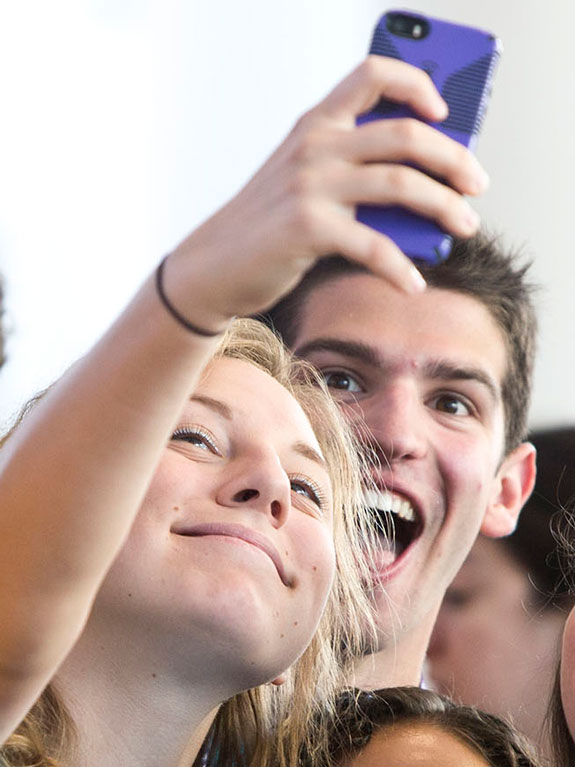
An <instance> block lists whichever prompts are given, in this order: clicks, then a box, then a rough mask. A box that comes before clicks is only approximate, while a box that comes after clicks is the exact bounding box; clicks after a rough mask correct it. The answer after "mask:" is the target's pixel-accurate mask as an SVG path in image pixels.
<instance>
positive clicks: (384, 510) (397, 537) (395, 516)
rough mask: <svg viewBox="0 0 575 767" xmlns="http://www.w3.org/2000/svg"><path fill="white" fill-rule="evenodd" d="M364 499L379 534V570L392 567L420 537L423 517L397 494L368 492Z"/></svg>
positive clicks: (377, 491) (405, 499) (406, 500)
mask: <svg viewBox="0 0 575 767" xmlns="http://www.w3.org/2000/svg"><path fill="white" fill-rule="evenodd" d="M364 498H365V505H366V507H367V508H368V510H369V512H370V513H371V514H372V516H373V518H374V522H375V527H376V530H377V532H378V539H379V549H380V550H379V551H377V552H376V555H375V559H376V561H377V563H378V569H382V568H386V567H389V566H390V565H392V564H393V563H394V562H396V561H397V560H398V559H399V557H400V556H401V555H402V554H403V553H404V552H405V551H406V550H407V549H408V548H409V546H411V544H412V543H413V542H414V541H415V540H417V538H419V536H420V535H421V532H422V530H423V522H422V519H421V516H420V514H419V512H418V511H417V509H416V508H414V506H413V504H412V503H411V501H409V500H408V499H407V498H405V497H403V496H401V495H398V494H397V493H390V492H389V491H380V490H375V489H372V490H366V491H365V493H364Z"/></svg>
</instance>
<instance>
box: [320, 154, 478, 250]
mask: <svg viewBox="0 0 575 767" xmlns="http://www.w3.org/2000/svg"><path fill="white" fill-rule="evenodd" d="M340 182H341V187H340V188H339V189H335V190H334V191H335V194H336V195H338V196H339V197H340V199H343V200H344V201H345V202H347V203H348V204H350V205H357V204H360V203H363V204H367V205H384V206H385V205H388V206H389V205H399V206H401V207H403V208H408V209H409V210H411V211H412V212H413V213H417V214H419V215H420V216H424V217H425V218H431V219H434V220H435V221H436V222H437V223H438V224H439V225H440V226H441V227H442V228H443V229H446V230H447V231H448V232H450V233H451V234H454V235H456V236H459V237H471V236H472V235H473V234H475V232H476V231H477V229H478V228H479V216H478V215H477V213H476V212H475V211H474V210H473V208H472V207H471V206H470V205H469V203H468V202H467V201H466V200H465V199H464V198H463V197H462V196H461V195H460V194H459V193H458V192H454V191H453V189H451V188H450V187H448V186H445V184H441V183H440V182H439V181H435V180H434V179H432V178H430V177H429V176H427V175H426V174H425V173H422V172H421V171H418V170H416V169H415V168H409V167H407V166H405V165H392V164H372V165H364V166H360V167H356V168H354V169H353V171H352V172H351V173H350V172H348V173H346V174H343V173H342V174H341V175H340ZM335 183H336V184H337V181H336V182H335Z"/></svg>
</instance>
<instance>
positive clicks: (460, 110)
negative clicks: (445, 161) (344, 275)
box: [357, 11, 501, 264]
mask: <svg viewBox="0 0 575 767" xmlns="http://www.w3.org/2000/svg"><path fill="white" fill-rule="evenodd" d="M369 52H370V53H372V54H378V55H380V56H388V57H390V58H394V59H401V60H402V61H406V62H408V63H409V64H413V65H414V66H416V67H420V68H421V69H423V70H425V71H426V72H427V73H428V74H429V76H430V77H431V79H432V80H433V82H434V83H435V85H436V87H437V90H438V91H439V92H440V93H441V95H442V96H443V98H444V99H445V101H446V102H447V104H448V106H449V115H448V117H447V119H446V120H444V121H443V122H441V123H429V124H430V125H433V127H434V128H437V130H439V131H441V132H442V133H445V134H446V135H447V136H450V137H451V138H453V139H455V141H458V142H459V143H460V144H463V145H464V146H466V147H469V149H471V150H473V149H474V147H475V145H476V143H477V138H478V135H479V131H480V130H481V124H482V122H483V117H484V114H485V110H486V107H487V102H488V100H489V95H490V93H491V85H492V80H493V75H494V71H495V65H496V63H497V60H498V58H499V56H500V53H501V42H500V40H499V39H498V38H497V37H495V36H494V35H492V34H490V33H489V32H484V31H482V30H479V29H475V28H473V27H467V26H462V25H460V24H451V23H449V22H446V21H440V20H439V19H434V18H430V17H428V16H423V15H421V14H419V13H412V12H410V11H389V12H388V13H386V14H384V16H382V17H381V19H380V20H379V23H378V24H377V26H376V28H375V31H374V34H373V40H372V43H371V47H370V50H369ZM401 117H415V118H417V119H421V118H420V117H419V116H418V115H416V114H415V113H414V112H413V111H412V110H411V109H409V108H408V107H405V106H401V105H398V104H395V103H393V102H391V101H387V100H385V99H382V100H381V101H379V103H378V104H376V105H375V107H373V109H370V110H369V112H366V113H364V114H362V115H360V116H359V117H358V119H357V123H358V124H361V123H365V122H369V121H370V120H380V119H391V118H393V119H397V118H401ZM357 219H358V221H361V222H363V223H364V224H367V225H368V226H371V227H372V228H374V229H376V230H377V231H379V232H382V233H383V234H386V235H387V236H388V237H390V238H391V239H392V240H393V241H394V242H395V243H396V244H397V245H398V246H399V247H400V248H401V250H402V251H403V252H404V253H405V254H406V255H407V256H409V257H410V258H411V259H413V260H415V261H424V262H426V263H428V264H434V263H438V262H440V261H443V260H444V259H445V258H447V256H448V255H449V252H450V250H451V245H452V237H451V236H450V235H448V234H447V233H446V232H444V231H442V230H441V229H440V228H439V226H438V225H437V224H435V223H434V222H433V221H431V220H430V219H426V218H423V217H422V216H418V215H416V214H415V213H411V212H410V211H408V210H406V209H405V208H400V207H396V206H389V207H382V206H377V205H359V206H358V208H357Z"/></svg>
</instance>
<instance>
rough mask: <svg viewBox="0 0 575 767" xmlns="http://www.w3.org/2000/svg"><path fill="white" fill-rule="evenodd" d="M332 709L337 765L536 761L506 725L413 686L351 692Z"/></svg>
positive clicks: (498, 766) (478, 765)
mask: <svg viewBox="0 0 575 767" xmlns="http://www.w3.org/2000/svg"><path fill="white" fill-rule="evenodd" d="M337 713H338V716H337V718H336V721H337V725H336V726H334V728H333V732H332V735H331V744H332V755H333V758H334V761H335V763H336V764H337V765H339V767H416V766H417V767H420V766H421V767H423V766H425V767H541V764H542V763H541V762H540V761H539V760H538V757H537V755H536V754H535V753H534V751H533V750H532V748H531V746H530V745H529V744H528V742H527V741H526V740H525V739H524V738H523V737H522V736H521V735H520V734H519V733H518V732H517V731H516V730H515V729H514V728H513V727H512V726H511V725H509V724H507V723H506V722H503V721H502V720H501V719H498V718H497V717H495V716H493V715H491V714H485V713H483V712H481V711H479V710H478V709H476V708H474V707H472V706H461V705H457V704H456V703H454V702H453V701H451V700H450V699H449V698H447V697H443V696H441V695H439V694H438V693H435V692H431V691H429V690H422V689H420V688H418V687H397V688H392V689H387V690H377V691H375V692H351V693H349V694H348V695H344V696H342V697H341V699H340V701H339V707H338V712H337ZM310 764H311V762H310ZM306 767H308V766H307V765H306Z"/></svg>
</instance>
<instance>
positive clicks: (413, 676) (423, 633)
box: [351, 608, 439, 690]
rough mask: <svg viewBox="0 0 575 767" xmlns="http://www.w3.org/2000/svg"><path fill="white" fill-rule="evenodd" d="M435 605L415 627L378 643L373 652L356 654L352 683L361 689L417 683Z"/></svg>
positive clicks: (435, 611) (434, 616) (429, 634)
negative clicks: (359, 655) (380, 644)
mask: <svg viewBox="0 0 575 767" xmlns="http://www.w3.org/2000/svg"><path fill="white" fill-rule="evenodd" d="M437 609H439V608H437ZM437 609H434V610H432V611H430V612H429V613H428V614H427V615H426V616H425V618H424V619H423V620H421V621H420V622H419V623H418V625H417V626H416V627H415V628H413V629H411V630H410V631H405V632H403V633H401V634H400V635H399V636H398V637H397V638H396V639H390V640H388V641H387V642H385V643H382V646H381V647H380V648H379V649H378V650H377V651H376V652H374V653H370V654H369V655H364V656H363V657H362V658H360V659H359V660H358V661H357V662H356V663H355V666H354V673H353V678H352V680H351V683H352V684H353V686H354V687H359V688H360V689H362V690H379V689H383V688H385V687H401V686H408V685H409V686H411V685H415V686H417V687H418V686H419V685H420V684H421V678H422V674H423V664H424V661H425V654H426V652H427V646H428V644H429V639H430V637H431V632H432V630H433V625H434V623H435V619H436V616H437Z"/></svg>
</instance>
